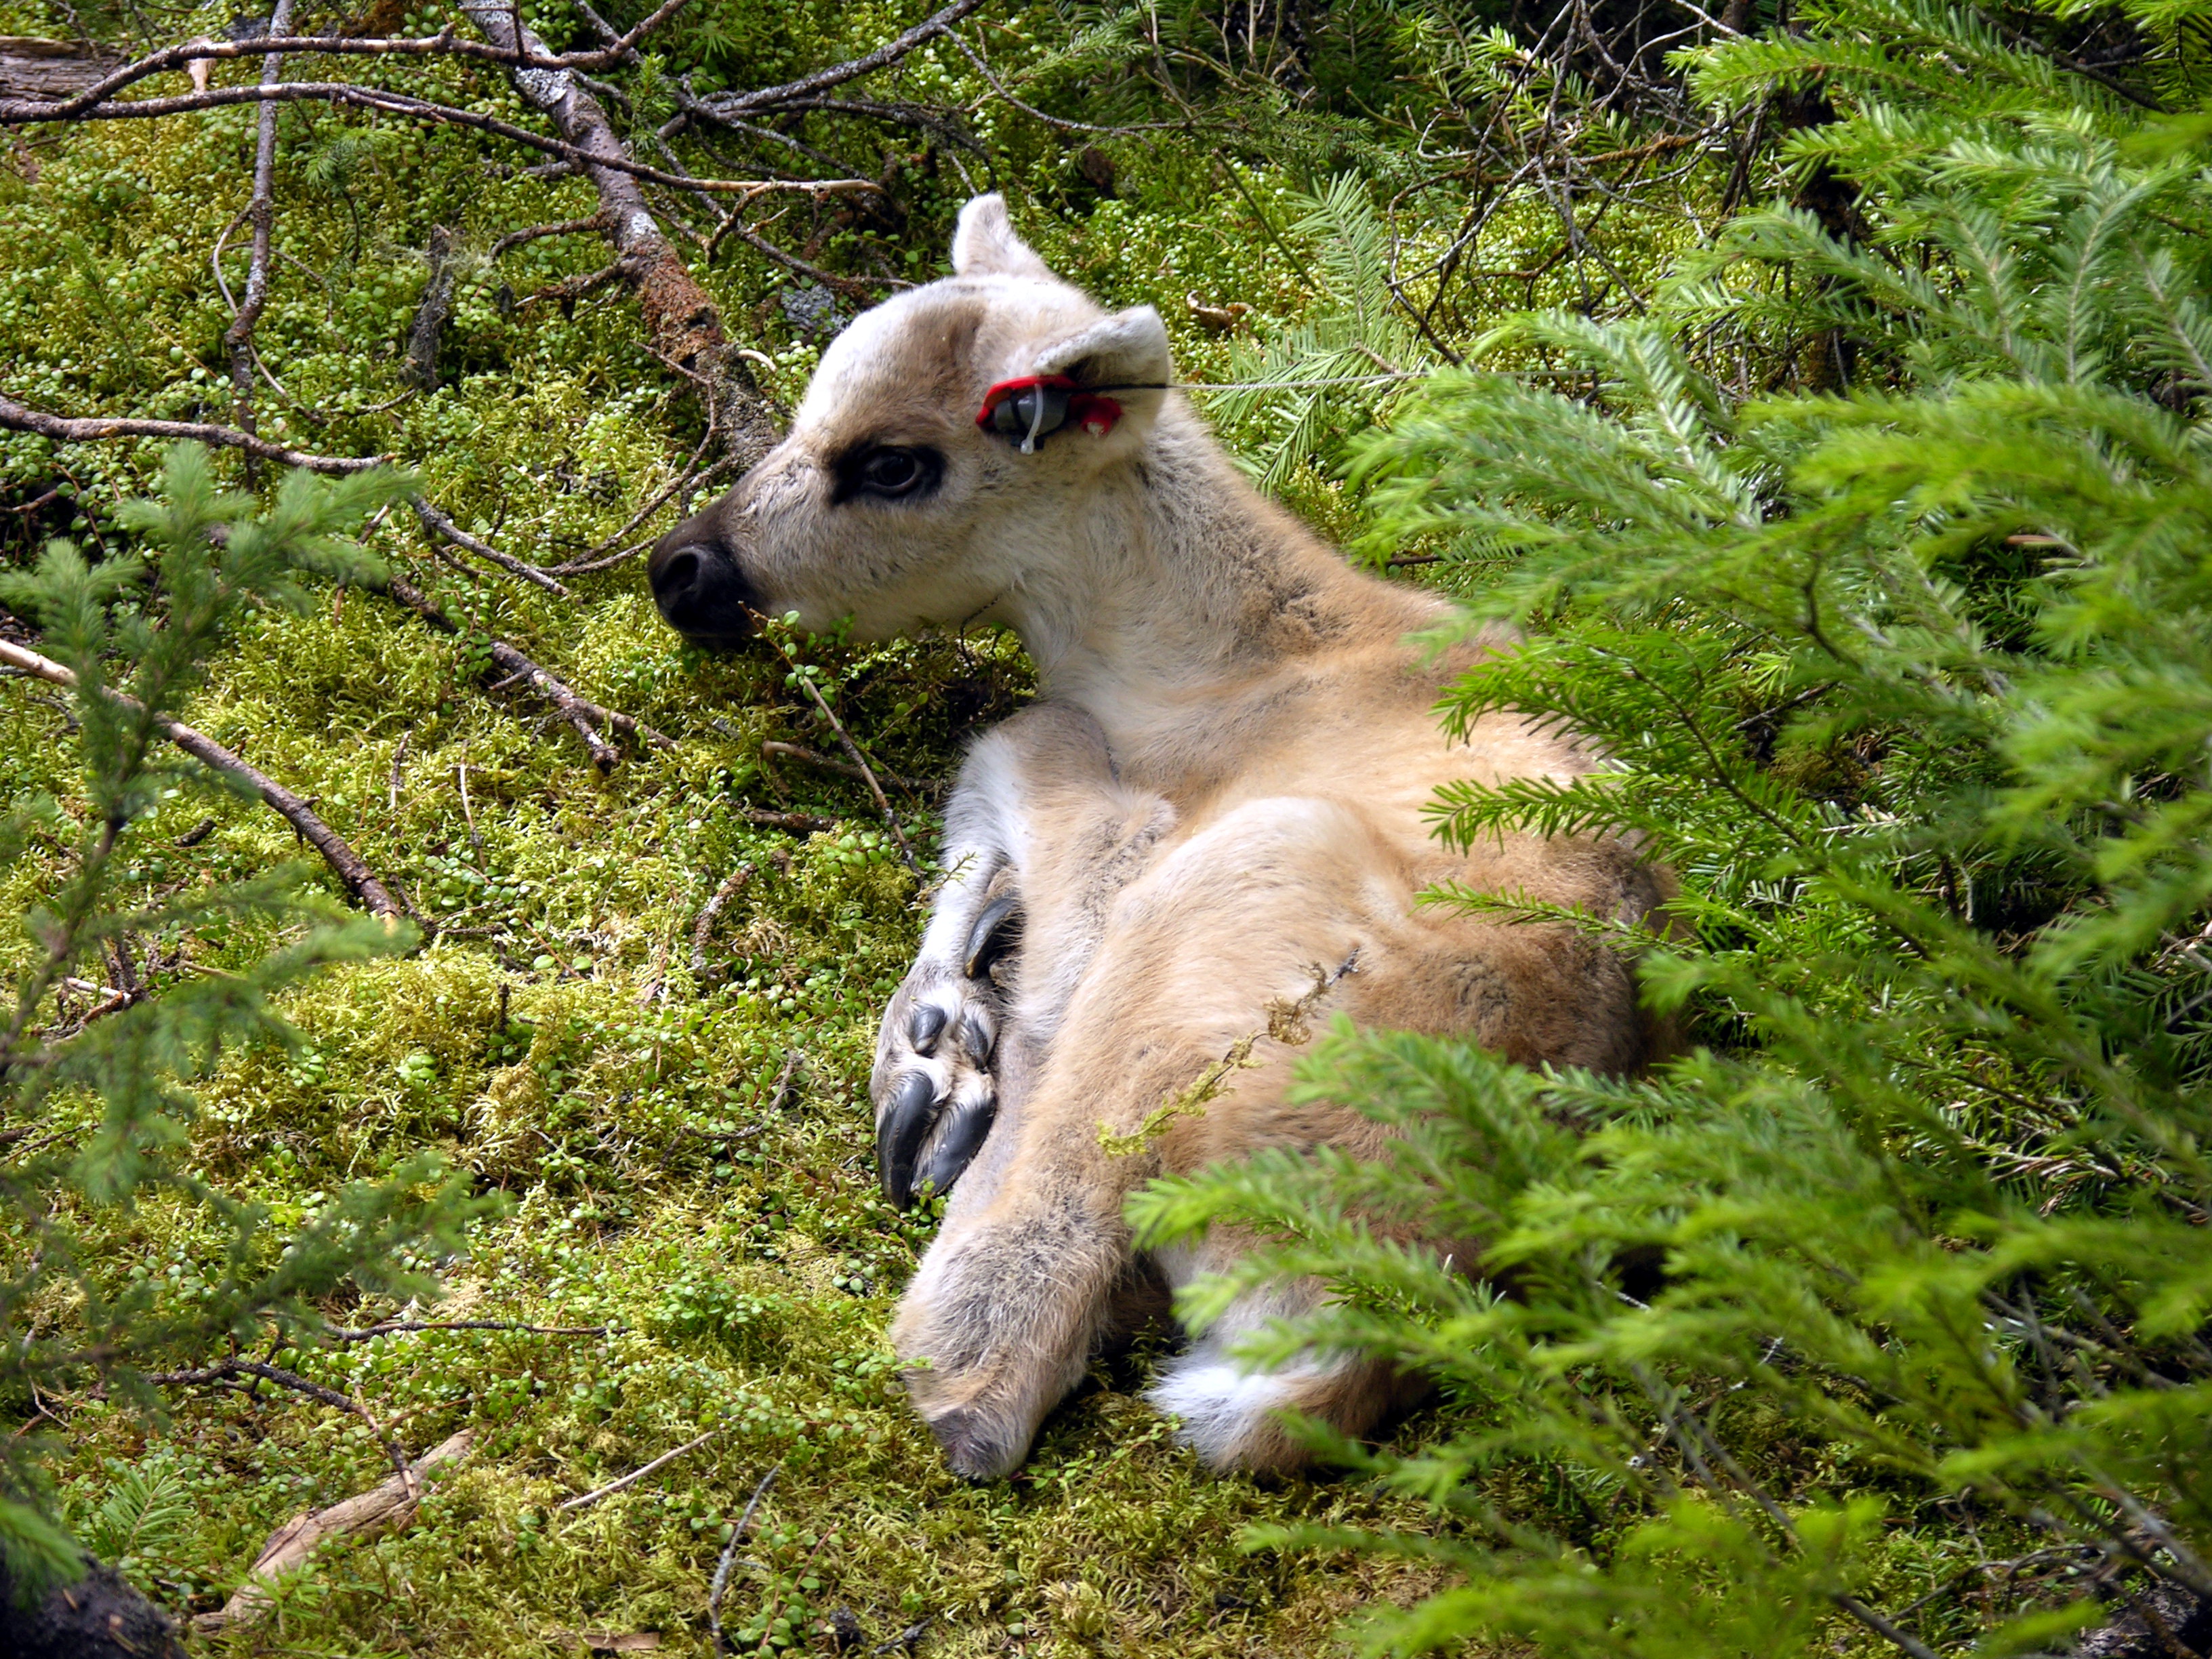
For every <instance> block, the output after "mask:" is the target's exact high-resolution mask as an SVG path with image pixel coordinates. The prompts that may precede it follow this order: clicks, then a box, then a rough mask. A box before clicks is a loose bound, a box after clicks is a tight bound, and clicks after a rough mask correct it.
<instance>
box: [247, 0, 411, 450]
mask: <svg viewBox="0 0 2212 1659" xmlns="http://www.w3.org/2000/svg"><path fill="white" fill-rule="evenodd" d="M291 32H292V0H276V10H275V11H274V12H273V13H272V14H270V19H269V33H271V34H289V33H291ZM283 77H284V55H283V53H282V52H270V54H269V55H268V56H267V57H265V58H263V59H262V60H261V84H262V85H263V86H264V87H273V86H276V84H278V83H279V82H281V81H282V80H283ZM244 218H245V220H246V222H247V223H248V224H250V225H252V227H253V243H252V252H251V254H250V256H249V258H248V263H247V265H246V294H245V297H244V298H243V299H241V300H240V301H239V306H238V314H237V315H235V316H234V317H233V318H232V319H230V326H229V327H228V329H226V330H224V331H223V336H222V343H223V347H224V349H226V350H227V351H228V353H229V354H230V397H231V407H232V408H233V410H235V411H236V413H235V418H236V419H237V422H238V424H239V428H240V430H241V431H243V432H245V433H246V434H247V435H249V436H250V435H252V434H253V419H254V416H253V372H254V364H255V362H256V361H257V359H256V354H255V352H254V349H253V330H254V327H255V325H257V324H258V323H259V322H260V320H261V312H262V308H263V307H264V306H266V305H267V304H268V302H269V249H270V239H271V238H272V237H273V236H274V235H275V234H276V105H274V104H264V105H263V106H261V113H260V118H259V120H258V123H257V125H256V127H255V131H254V142H253V193H252V196H251V197H248V198H247V200H246V211H245V214H244ZM233 222H234V223H235V221H233ZM216 274H217V275H218V276H220V275H221V274H222V254H221V252H217V253H216ZM434 281H435V278H434ZM269 378H270V380H271V381H272V382H273V381H274V380H276V376H275V375H273V374H272V375H270V377H269ZM257 459H259V458H258V457H257V456H255V455H254V454H253V453H252V451H251V450H248V451H247V452H246V483H248V484H252V483H257V482H258V478H257V477H256V476H255V475H256V472H257V471H258V469H257V468H256V467H255V465H254V462H255V461H256V460H257Z"/></svg>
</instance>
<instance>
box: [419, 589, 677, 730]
mask: <svg viewBox="0 0 2212 1659" xmlns="http://www.w3.org/2000/svg"><path fill="white" fill-rule="evenodd" d="M384 591H385V592H387V593H389V594H390V595H391V596H392V598H393V599H397V600H398V602H399V603H400V604H402V605H405V606H406V607H407V608H408V609H409V610H410V611H413V612H414V613H415V614H416V616H418V617H422V620H423V621H424V622H426V623H429V624H430V626H431V627H433V628H435V629H437V630H438V631H439V632H440V633H441V634H448V635H453V637H454V638H456V639H459V638H461V637H463V635H462V630H461V629H460V628H459V626H458V625H457V624H456V623H454V621H453V618H452V617H448V616H447V614H446V613H445V612H444V611H441V610H440V609H439V608H438V606H437V605H436V604H435V602H433V601H432V600H431V599H430V598H429V596H428V595H427V594H425V593H424V592H422V589H421V588H419V587H417V586H415V584H414V583H412V582H410V581H409V580H407V579H406V578H405V577H404V576H400V575H398V574H393V575H392V576H390V577H388V578H387V579H386V582H385V584H384ZM489 651H490V654H491V660H492V665H493V668H494V669H495V670H496V672H493V671H489V670H488V671H486V673H485V676H484V678H485V679H486V681H487V683H489V684H493V685H497V686H504V685H506V684H509V683H514V684H527V685H528V686H529V687H530V689H531V690H533V691H535V692H536V693H537V694H538V696H541V697H543V698H544V699H545V701H546V702H549V703H550V704H552V705H553V708H554V710H555V712H556V713H557V714H559V715H560V716H561V718H562V720H566V721H568V724H569V726H572V727H573V728H574V730H575V732H576V735H577V736H578V737H579V738H582V739H583V742H584V747H585V748H586V750H589V751H590V752H591V757H592V764H593V765H595V766H597V767H598V768H599V770H601V771H602V772H605V771H607V770H609V769H611V768H612V767H613V766H614V764H615V763H616V762H617V761H618V760H620V759H621V758H622V756H621V755H620V753H618V752H617V750H615V748H614V747H613V746H612V745H611V744H609V743H608V742H607V740H606V739H605V738H603V737H601V736H600V735H599V730H600V728H601V727H603V726H604V727H607V728H609V729H611V730H613V731H616V732H621V733H622V734H623V736H624V737H629V738H643V739H644V740H645V741H646V742H647V743H650V744H653V746H654V747H655V748H658V749H665V750H674V748H675V747H676V744H675V740H674V739H673V738H669V737H666V736H665V735H664V734H662V733H661V732H656V731H654V730H653V728H652V727H651V726H647V725H646V724H645V723H644V722H643V721H642V720H632V719H631V718H630V717H629V715H628V714H621V713H618V712H617V711H616V710H614V709H611V708H601V707H600V706H599V704H598V703H595V702H592V701H591V700H590V699H589V698H587V697H582V696H578V695H577V694H576V692H575V691H574V689H573V688H571V687H570V686H569V685H568V683H567V682H566V681H564V680H562V679H561V678H558V677H557V676H556V675H554V674H551V673H549V672H548V671H546V670H544V669H543V668H541V667H539V666H538V665H537V664H536V663H534V662H532V660H531V659H529V658H527V657H526V656H524V655H523V654H522V653H520V651H518V650H516V649H515V648H514V647H513V646H511V645H509V644H508V643H507V641H505V640H493V641H490V642H489Z"/></svg>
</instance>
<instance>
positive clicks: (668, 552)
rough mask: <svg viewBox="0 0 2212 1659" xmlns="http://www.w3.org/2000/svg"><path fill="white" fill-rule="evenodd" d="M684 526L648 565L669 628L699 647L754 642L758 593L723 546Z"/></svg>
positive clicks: (655, 599) (656, 551)
mask: <svg viewBox="0 0 2212 1659" xmlns="http://www.w3.org/2000/svg"><path fill="white" fill-rule="evenodd" d="M690 528H691V527H690V526H689V525H684V526H678V528H677V529H676V530H674V531H672V532H670V533H669V534H668V535H667V536H665V537H664V538H661V542H660V544H659V546H658V547H656V548H654V549H653V557H652V560H651V561H650V562H648V563H647V566H646V577H647V580H649V581H650V582H651V583H652V584H653V603H654V604H655V605H658V606H659V607H660V615H661V617H662V619H663V620H664V621H665V622H666V623H667V624H668V625H669V626H670V627H671V628H672V629H675V630H676V631H677V632H678V633H679V634H681V635H683V636H684V638H685V639H687V640H689V641H691V642H692V643H693V644H694V645H703V646H706V647H709V648H716V649H719V648H727V647H732V646H735V645H738V644H740V643H742V642H743V641H745V640H747V639H750V638H751V637H752V632H753V628H754V625H755V618H756V617H757V613H758V611H759V609H760V604H761V596H760V593H759V591H758V590H757V588H755V587H754V586H753V585H752V584H751V583H750V581H748V580H745V574H744V572H743V571H742V570H740V569H738V564H737V561H736V560H735V559H733V558H732V557H731V556H730V554H729V552H728V550H726V549H725V548H723V547H722V546H721V545H720V544H718V543H716V542H713V541H706V540H702V539H700V538H698V537H697V536H696V534H687V533H686V532H689V531H690Z"/></svg>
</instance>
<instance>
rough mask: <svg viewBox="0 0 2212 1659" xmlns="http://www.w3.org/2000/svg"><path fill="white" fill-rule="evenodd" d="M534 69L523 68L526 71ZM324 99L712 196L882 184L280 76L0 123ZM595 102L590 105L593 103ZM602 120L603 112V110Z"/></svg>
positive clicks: (16, 113) (50, 108) (4, 109)
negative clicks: (691, 161)
mask: <svg viewBox="0 0 2212 1659" xmlns="http://www.w3.org/2000/svg"><path fill="white" fill-rule="evenodd" d="M531 72H532V71H527V70H526V71H525V73H531ZM272 103H273V104H295V103H322V104H337V105H344V106H349V107H351V108H355V109H365V110H372V111H375V112H380V113H382V114H386V115H397V116H402V117H404V118H408V119H410V120H421V121H436V122H442V123H444V124H445V125H449V126H458V127H466V128H468V129H470V130H471V131H475V132H483V133H489V134H490V135H491V136H492V137H495V138H503V139H505V140H507V142H508V143H514V144H521V145H524V146H526V148H528V149H535V150H538V151H541V152H543V153H544V154H545V155H555V156H558V157H559V158H560V159H561V160H562V161H564V162H567V163H568V164H569V165H571V166H573V167H580V168H581V169H582V170H583V171H584V172H585V173H590V172H591V171H592V169H593V168H599V169H601V170H605V171H612V172H616V173H624V174H627V175H629V177H631V178H634V179H643V180H645V181H647V182H648V183H651V184H656V185H675V186H677V187H678V188H680V189H684V190H695V191H712V192H714V193H715V194H718V195H728V196H735V197H738V198H739V199H740V200H742V201H748V202H750V201H753V200H756V199H757V198H758V197H763V196H768V195H775V194H780V193H792V194H798V195H812V196H823V195H832V196H834V195H841V194H844V193H847V192H849V191H862V192H865V193H868V194H879V193H880V192H881V191H882V189H883V186H882V185H878V184H877V183H876V181H875V180H874V179H686V178H682V177H680V176H678V174H675V173H664V172H662V171H661V170H660V169H659V168H658V167H647V166H645V165H643V164H642V163H641V162H637V161H631V160H629V157H627V156H625V155H621V154H619V153H616V154H612V155H599V154H595V153H593V152H592V150H590V149H586V148H583V147H581V146H580V145H577V144H574V143H568V141H566V140H564V139H559V138H548V137H544V135H543V134H542V133H536V132H532V131H530V130H529V129H528V128H526V127H519V126H516V125H514V124H513V122H511V121H502V120H501V119H499V118H497V117H496V116H490V115H481V114H478V113H477V112H476V111H474V110H466V109H460V108H458V107H456V106H453V105H451V104H440V103H435V102H433V101H432V100H429V99H427V98H416V97H414V96H412V95H410V94H407V93H402V92H392V91H390V90H388V89H386V88H381V87H369V86H359V85H356V84H355V83H353V82H349V81H283V82H278V83H277V84H276V85H275V86H267V87H264V86H258V85H257V86H249V87H210V88H209V89H208V90H207V91H205V92H190V93H180V94H176V95H175V96H173V97H168V98H136V99H130V100H125V101H124V102H121V103H103V104H99V105H95V106H94V107H93V108H91V109H88V110H84V111H81V112H76V113H72V114H68V115H64V114H61V113H59V111H60V108H61V106H58V105H52V104H44V103H40V102H37V101H34V100H24V99H19V98H0V126H7V125H30V124H33V123H46V122H51V121H155V120H160V119H162V118H165V117H167V116H171V115H184V114H188V113H190V112H193V111H197V110H210V109H228V108H232V107H234V106H238V105H240V104H272ZM595 107H596V106H595ZM601 118H602V120H604V119H605V116H604V114H603V115H602V117H601Z"/></svg>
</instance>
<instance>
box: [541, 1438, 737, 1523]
mask: <svg viewBox="0 0 2212 1659" xmlns="http://www.w3.org/2000/svg"><path fill="white" fill-rule="evenodd" d="M721 1432H722V1431H721V1430H720V1429H709V1430H708V1431H707V1432H706V1433H704V1434H702V1435H700V1436H698V1437H696V1438H695V1439H690V1440H687V1441H685V1442H684V1443H683V1444H682V1445H680V1446H678V1447H677V1448H676V1449H675V1450H673V1451H665V1452H663V1453H661V1454H660V1455H659V1456H658V1457H656V1458H654V1459H653V1462H650V1463H647V1465H646V1466H645V1467H644V1468H639V1469H632V1470H631V1471H630V1472H629V1474H626V1475H624V1476H623V1478H622V1479H621V1480H610V1481H608V1482H607V1484H606V1485H605V1486H601V1487H599V1488H598V1489H597V1490H596V1491H592V1492H586V1493H584V1494H583V1495H582V1496H581V1497H579V1498H569V1499H568V1501H567V1502H566V1503H563V1504H556V1505H554V1510H553V1512H554V1513H555V1514H556V1515H568V1514H571V1513H573V1512H574V1511H575V1510H587V1509H589V1508H591V1507H592V1504H596V1503H598V1502H599V1500H600V1499H601V1498H612V1497H613V1496H614V1495H615V1494H616V1493H617V1492H621V1491H623V1489H624V1488H626V1487H629V1486H635V1485H636V1484H637V1483H638V1482H639V1481H641V1480H644V1479H645V1477H646V1476H647V1475H648V1474H652V1473H653V1471H654V1470H655V1469H658V1468H665V1467H666V1466H667V1465H668V1464H671V1463H673V1462H675V1461H676V1460H677V1459H678V1458H679V1457H682V1456H684V1455H686V1454H688V1453H690V1452H695V1451H697V1450H698V1449H699V1448H700V1447H702V1446H703V1445H705V1444H706V1443H708V1441H709V1440H712V1439H714V1437H716V1436H718V1435H720V1433H721Z"/></svg>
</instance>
